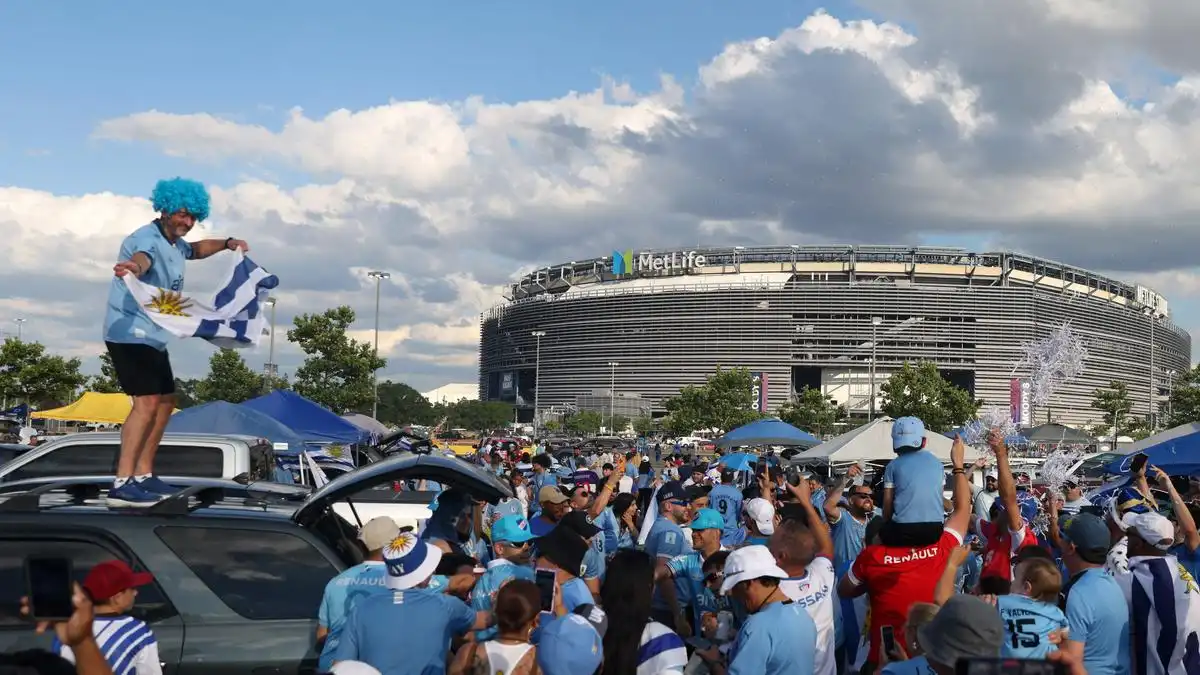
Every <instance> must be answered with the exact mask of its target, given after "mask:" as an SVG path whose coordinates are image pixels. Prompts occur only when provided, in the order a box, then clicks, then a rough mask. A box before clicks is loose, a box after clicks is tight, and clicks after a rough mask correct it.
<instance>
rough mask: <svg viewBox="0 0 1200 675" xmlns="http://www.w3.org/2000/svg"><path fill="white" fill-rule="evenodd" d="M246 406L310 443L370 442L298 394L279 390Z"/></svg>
mask: <svg viewBox="0 0 1200 675" xmlns="http://www.w3.org/2000/svg"><path fill="white" fill-rule="evenodd" d="M242 405H244V406H246V407H247V408H253V409H254V410H257V411H258V412H260V413H263V414H264V415H267V416H268V417H273V418H275V419H276V420H277V421H279V422H282V423H283V425H284V426H286V427H287V428H289V429H291V430H292V431H294V432H296V433H297V434H298V435H299V436H300V437H302V438H304V439H305V440H307V441H309V442H313V443H361V442H364V441H367V440H369V439H370V434H368V433H367V432H365V431H363V430H362V429H359V428H358V427H356V426H354V425H353V424H351V423H349V422H347V421H346V420H344V419H342V418H341V417H338V416H337V415H336V414H334V413H332V412H330V411H329V410H328V409H326V408H324V407H322V406H321V405H320V404H318V403H316V402H313V401H310V400H308V399H306V398H304V397H303V396H301V395H300V394H297V393H296V392H294V391H285V390H282V389H276V390H275V391H273V392H271V393H269V394H266V395H264V396H259V397H258V398H252V399H250V400H249V401H246V402H245V403H243V404H242Z"/></svg>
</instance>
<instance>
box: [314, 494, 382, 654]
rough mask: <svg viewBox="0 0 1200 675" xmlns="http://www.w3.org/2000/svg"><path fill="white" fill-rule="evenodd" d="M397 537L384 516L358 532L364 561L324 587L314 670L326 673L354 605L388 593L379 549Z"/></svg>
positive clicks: (319, 613) (318, 617)
mask: <svg viewBox="0 0 1200 675" xmlns="http://www.w3.org/2000/svg"><path fill="white" fill-rule="evenodd" d="M398 536H400V527H399V526H397V525H396V521H394V520H392V519H391V518H389V517H388V516H379V517H377V518H372V519H371V520H369V521H367V524H366V525H363V527H362V530H360V531H359V533H358V540H359V541H361V542H362V543H363V546H364V547H365V548H366V549H367V556H366V558H364V559H363V561H362V562H361V563H359V564H357V565H355V566H353V567H351V568H349V569H347V570H346V571H344V572H342V573H341V574H339V575H337V576H336V577H334V578H332V579H330V580H329V583H328V584H326V585H325V594H324V595H323V596H322V597H321V607H320V609H319V610H318V611H317V644H322V642H323V643H324V644H323V646H322V648H321V658H320V661H319V662H318V670H321V671H322V672H326V671H328V670H329V669H330V668H331V667H333V653H334V651H336V650H337V646H338V641H339V640H340V639H341V633H342V628H343V627H344V626H345V625H346V617H347V616H349V614H350V610H351V609H353V608H354V605H355V604H356V603H357V602H358V601H359V600H361V599H362V598H364V597H367V596H369V595H374V594H376V593H386V592H388V587H387V568H386V567H384V565H383V547H384V546H387V545H388V544H389V543H391V541H392V540H393V539H395V538H396V537H398Z"/></svg>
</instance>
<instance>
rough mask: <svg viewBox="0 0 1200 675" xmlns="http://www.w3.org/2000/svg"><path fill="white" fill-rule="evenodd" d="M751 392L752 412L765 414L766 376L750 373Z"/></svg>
mask: <svg viewBox="0 0 1200 675" xmlns="http://www.w3.org/2000/svg"><path fill="white" fill-rule="evenodd" d="M750 381H751V385H750V386H751V392H753V394H754V411H755V412H760V413H764V414H765V413H766V412H767V374H766V373H760V372H755V373H750Z"/></svg>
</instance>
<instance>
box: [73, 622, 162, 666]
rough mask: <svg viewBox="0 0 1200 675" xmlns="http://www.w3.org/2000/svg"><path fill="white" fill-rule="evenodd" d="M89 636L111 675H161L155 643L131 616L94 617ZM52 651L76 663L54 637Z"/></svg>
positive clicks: (147, 627) (152, 633) (142, 626)
mask: <svg viewBox="0 0 1200 675" xmlns="http://www.w3.org/2000/svg"><path fill="white" fill-rule="evenodd" d="M92 634H93V635H95V636H96V644H97V646H99V647H100V653H101V654H104V660H105V661H108V665H109V666H111V667H112V671H113V675H162V664H161V663H160V662H159V660H158V641H157V640H155V639H154V632H153V631H151V630H150V627H149V626H147V625H146V624H145V623H144V622H143V621H141V620H139V619H135V618H133V617H132V616H97V617H96V618H95V620H93V621H92ZM53 649H54V652H55V653H57V654H58V655H60V656H62V657H63V658H64V659H67V660H68V661H70V662H71V663H75V654H74V653H72V652H71V648H70V647H67V646H66V645H64V644H63V643H62V642H60V641H59V640H58V637H55V638H54V647H53Z"/></svg>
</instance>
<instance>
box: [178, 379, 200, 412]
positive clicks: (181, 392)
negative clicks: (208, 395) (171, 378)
mask: <svg viewBox="0 0 1200 675" xmlns="http://www.w3.org/2000/svg"><path fill="white" fill-rule="evenodd" d="M198 384H200V380H197V379H195V378H192V379H188V380H181V379H179V378H178V377H177V378H175V407H176V408H179V409H180V410H183V409H184V408H190V407H192V406H194V405H197V404H198V403H199V401H197V400H196V386H197V385H198Z"/></svg>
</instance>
